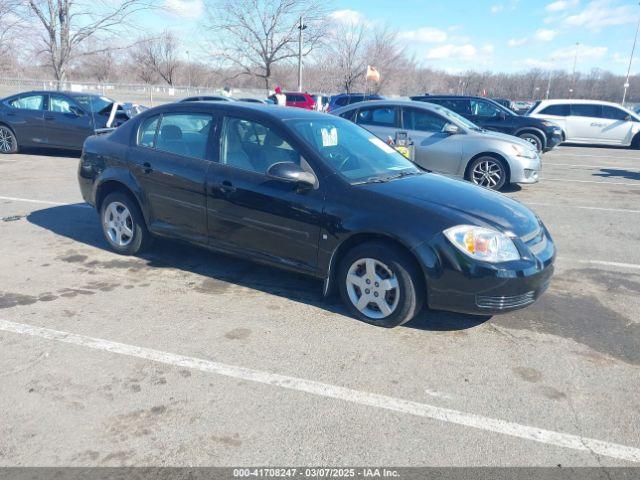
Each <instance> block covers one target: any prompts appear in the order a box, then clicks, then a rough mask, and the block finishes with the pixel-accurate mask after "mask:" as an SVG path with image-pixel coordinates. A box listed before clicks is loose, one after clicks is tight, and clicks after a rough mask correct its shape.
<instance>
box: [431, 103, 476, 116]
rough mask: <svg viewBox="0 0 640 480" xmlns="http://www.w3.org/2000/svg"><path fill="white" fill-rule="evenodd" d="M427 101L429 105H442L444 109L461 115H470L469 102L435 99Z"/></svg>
mask: <svg viewBox="0 0 640 480" xmlns="http://www.w3.org/2000/svg"><path fill="white" fill-rule="evenodd" d="M427 101H428V102H429V103H435V104H436V105H442V106H443V107H444V108H448V109H449V110H451V111H453V112H456V113H459V114H461V115H471V106H470V104H469V100H457V99H435V100H427Z"/></svg>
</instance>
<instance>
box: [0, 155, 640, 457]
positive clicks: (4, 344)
mask: <svg viewBox="0 0 640 480" xmlns="http://www.w3.org/2000/svg"><path fill="white" fill-rule="evenodd" d="M63 155H67V156H59V154H57V153H55V152H44V153H43V152H32V153H29V154H19V155H12V156H3V157H0V241H1V245H2V246H1V248H0V345H1V348H0V412H2V413H1V415H0V466H25V465H55V466H60V465H77V466H80V465H82V466H94V465H96V466H118V465H155V466H163V465H172V466H178V465H189V466H197V465H224V466H237V465H292V464H295V465H370V464H375V465H394V466H418V465H435V466H447V465H457V466H461V465H465V466H475V465H491V466H507V465H518V466H556V465H562V466H613V465H619V466H626V465H637V463H635V462H640V395H638V389H639V387H638V384H639V380H640V315H639V313H638V312H640V249H639V248H638V246H639V245H640V221H639V220H640V152H639V151H634V150H628V149H605V148H584V147H568V146H563V147H560V148H559V149H557V150H555V151H553V152H550V153H548V154H545V155H544V157H543V172H542V175H541V177H542V180H541V182H540V183H539V184H537V185H529V186H523V187H522V188H514V189H512V190H511V191H509V192H508V193H507V195H509V196H512V197H515V198H517V199H519V200H521V201H523V202H524V203H525V204H528V205H529V206H531V208H533V209H534V210H535V211H536V212H537V213H538V215H539V216H540V217H541V218H542V219H543V220H544V221H545V223H546V224H547V226H548V228H549V230H550V231H551V234H552V235H553V236H554V238H555V241H556V243H557V246H558V251H559V253H558V260H557V268H556V275H555V277H554V280H553V282H552V284H551V287H550V289H549V290H548V291H547V293H546V294H545V295H544V296H543V297H542V298H541V299H540V300H539V301H538V302H537V303H536V304H534V305H533V306H531V307H529V308H527V309H525V310H521V311H518V312H515V313H511V314H507V315H503V316H495V317H492V318H489V317H472V316H464V315H454V314H444V313H439V312H428V311H425V312H424V313H423V314H422V315H421V316H420V317H419V318H418V319H417V320H415V321H413V322H411V323H410V324H407V325H405V326H402V327H398V328H395V329H391V330H387V329H382V328H376V327H372V326H369V325H367V324H364V323H361V322H359V321H356V320H354V319H352V318H349V317H348V316H346V315H345V310H343V308H342V307H341V305H340V304H339V302H338V301H337V300H332V301H325V300H323V299H322V297H321V294H320V292H321V285H320V283H318V282H315V281H312V280H309V279H306V278H304V277H300V276H296V275H292V274H289V273H283V272H278V271H275V270H273V269H269V268H266V267H261V266H256V265H253V264H249V263H247V262H245V261H243V260H239V259H234V258H230V257H225V256H221V255H218V254H214V253H210V252H206V251H202V250H198V249H196V248H191V247H187V246H184V245H181V244H176V243H170V242H165V241H163V242H158V243H157V245H156V247H155V249H154V250H153V251H152V252H150V253H148V254H146V255H144V257H143V258H129V257H121V256H118V255H116V254H114V253H111V252H110V251H109V250H108V249H107V245H106V242H105V241H104V240H103V239H102V235H101V232H100V226H99V221H98V217H97V215H96V214H95V212H94V211H93V210H92V209H90V208H88V207H87V206H86V205H83V204H82V199H81V197H80V194H79V191H78V186H77V181H76V168H77V163H78V159H77V158H74V157H73V156H69V155H68V154H63Z"/></svg>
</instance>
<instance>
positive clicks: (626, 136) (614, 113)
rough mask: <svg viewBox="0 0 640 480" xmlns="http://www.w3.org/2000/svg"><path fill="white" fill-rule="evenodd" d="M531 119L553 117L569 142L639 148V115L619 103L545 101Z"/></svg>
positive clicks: (532, 114)
mask: <svg viewBox="0 0 640 480" xmlns="http://www.w3.org/2000/svg"><path fill="white" fill-rule="evenodd" d="M528 115H529V116H530V117H531V118H538V119H543V120H551V121H553V122H554V123H557V124H558V125H560V127H561V128H562V138H563V140H564V141H566V142H568V143H584V144H600V145H620V146H625V147H630V146H633V147H635V148H640V115H638V114H637V113H635V112H632V111H631V110H627V109H626V108H624V107H621V106H620V105H617V104H615V103H609V102H600V101H597V100H542V101H540V102H537V103H536V104H535V105H534V106H533V107H532V108H531V110H530V111H529V113H528Z"/></svg>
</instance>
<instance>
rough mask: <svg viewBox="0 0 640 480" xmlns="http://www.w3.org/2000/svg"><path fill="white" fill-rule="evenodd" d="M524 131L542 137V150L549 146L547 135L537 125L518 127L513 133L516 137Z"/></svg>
mask: <svg viewBox="0 0 640 480" xmlns="http://www.w3.org/2000/svg"><path fill="white" fill-rule="evenodd" d="M523 133H531V134H533V135H535V136H536V137H538V138H539V139H540V142H542V150H544V149H545V148H547V136H546V135H545V133H544V132H543V131H542V130H540V129H539V128H536V127H523V128H520V129H518V130H517V131H516V132H515V133H514V134H513V135H514V136H516V137H520V135H522V134H523Z"/></svg>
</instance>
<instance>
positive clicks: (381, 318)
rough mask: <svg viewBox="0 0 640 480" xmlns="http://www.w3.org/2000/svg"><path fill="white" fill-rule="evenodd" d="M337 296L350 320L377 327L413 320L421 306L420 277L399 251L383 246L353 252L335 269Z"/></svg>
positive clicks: (362, 247) (377, 244)
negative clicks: (336, 270)
mask: <svg viewBox="0 0 640 480" xmlns="http://www.w3.org/2000/svg"><path fill="white" fill-rule="evenodd" d="M338 281H339V285H340V295H341V297H342V300H343V302H344V303H345V305H346V306H347V308H348V309H349V311H350V312H351V314H352V315H353V316H355V317H356V318H359V319H361V320H363V321H365V322H367V323H370V324H372V325H376V326H379V327H387V328H390V327H396V326H398V325H402V324H403V323H406V322H408V321H410V320H411V319H413V318H414V317H415V316H416V315H417V314H418V312H419V311H420V309H421V308H422V304H423V302H424V286H423V283H424V282H423V281H422V275H421V273H420V271H419V269H418V266H417V265H416V263H415V261H414V260H413V259H412V258H411V257H410V256H409V255H408V254H406V253H405V252H404V251H403V250H401V249H400V248H398V247H395V246H393V245H389V244H386V243H383V242H369V243H364V244H362V245H358V246H357V247H355V248H353V249H352V250H351V251H350V252H348V253H347V255H346V256H345V257H344V258H343V260H342V262H341V264H340V267H339V269H338Z"/></svg>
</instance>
